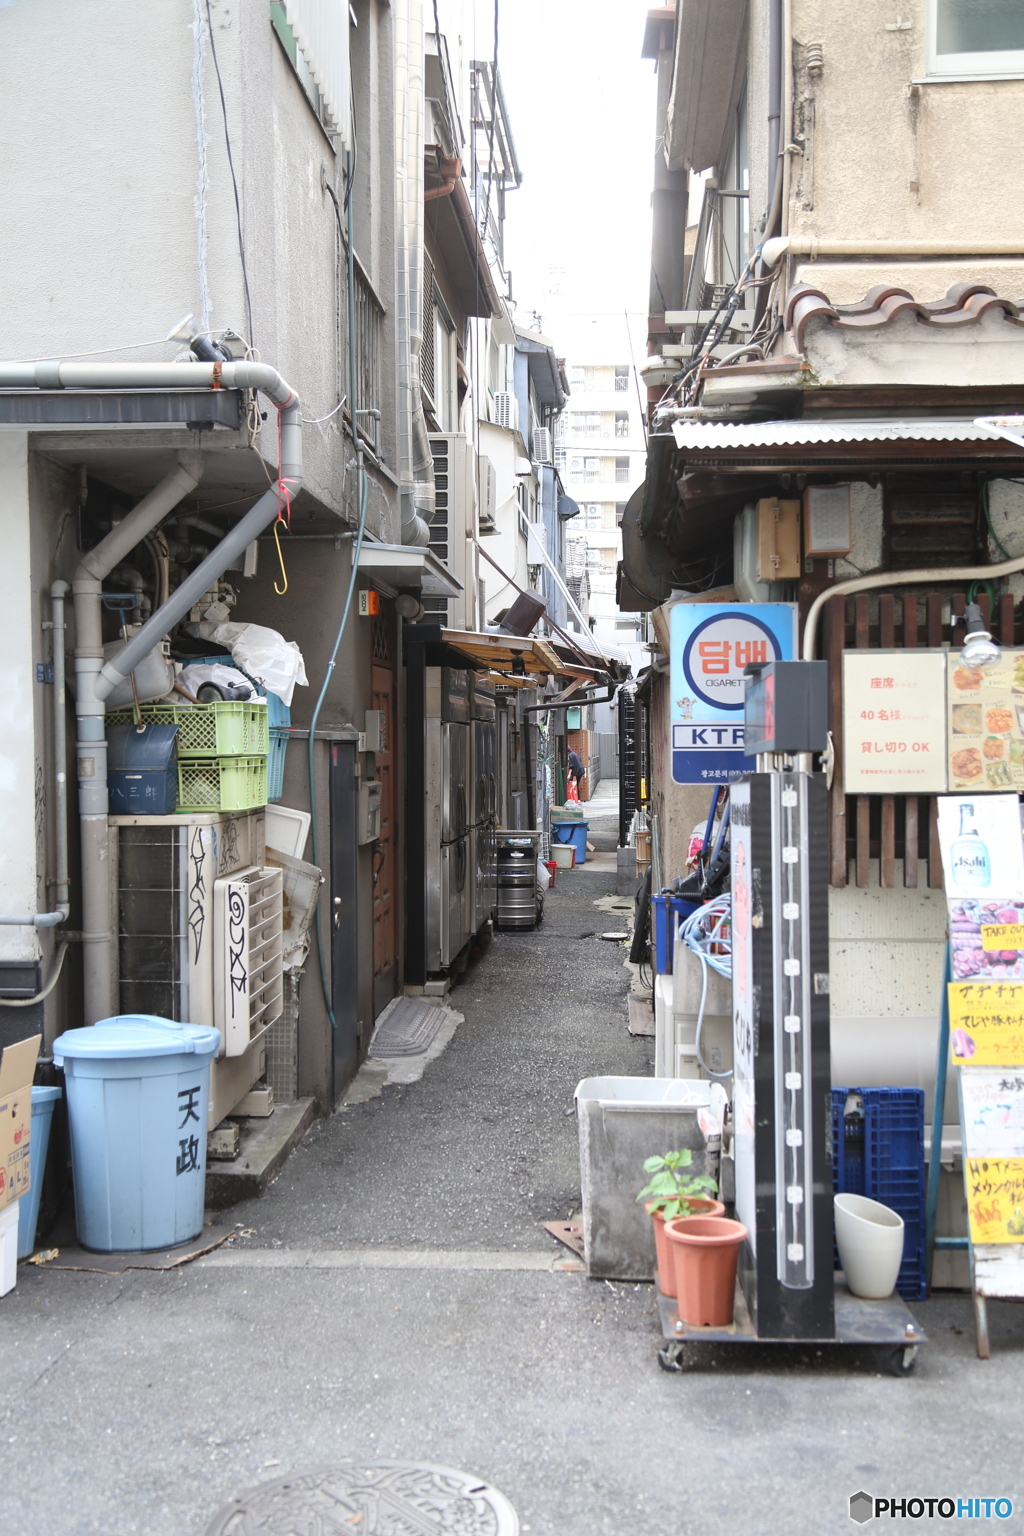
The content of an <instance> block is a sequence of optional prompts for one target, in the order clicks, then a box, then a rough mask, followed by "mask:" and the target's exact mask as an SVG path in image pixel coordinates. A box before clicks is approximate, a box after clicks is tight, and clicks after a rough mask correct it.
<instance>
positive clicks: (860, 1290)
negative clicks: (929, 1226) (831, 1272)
mask: <svg viewBox="0 0 1024 1536" xmlns="http://www.w3.org/2000/svg"><path fill="white" fill-rule="evenodd" d="M835 1215H836V1247H837V1248H838V1249H839V1262H840V1264H841V1265H842V1268H843V1273H844V1275H845V1276H846V1283H847V1285H848V1286H849V1288H850V1290H851V1291H852V1292H853V1294H854V1295H855V1296H863V1297H865V1298H866V1299H868V1300H871V1301H881V1300H882V1299H883V1298H884V1297H886V1296H891V1295H892V1291H893V1287H894V1286H895V1284H896V1276H897V1275H898V1274H899V1272H900V1265H901V1263H902V1262H903V1217H902V1216H897V1214H896V1212H895V1211H891V1210H890V1209H889V1207H888V1206H887V1205H881V1204H880V1203H879V1201H877V1200H869V1199H868V1198H867V1196H866V1195H836V1197H835Z"/></svg>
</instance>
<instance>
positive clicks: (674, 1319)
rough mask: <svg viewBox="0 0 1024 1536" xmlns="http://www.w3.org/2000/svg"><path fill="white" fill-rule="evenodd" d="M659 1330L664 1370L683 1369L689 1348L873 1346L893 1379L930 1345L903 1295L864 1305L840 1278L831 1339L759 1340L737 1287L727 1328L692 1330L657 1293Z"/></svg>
mask: <svg viewBox="0 0 1024 1536" xmlns="http://www.w3.org/2000/svg"><path fill="white" fill-rule="evenodd" d="M658 1311H659V1314H660V1319H661V1331H662V1334H663V1335H664V1337H665V1339H666V1341H667V1342H666V1343H665V1344H663V1345H662V1347H661V1349H659V1351H658V1364H659V1365H660V1366H661V1368H662V1370H665V1371H681V1370H682V1369H683V1364H682V1360H683V1356H684V1353H685V1346H686V1345H687V1344H698V1343H699V1344H790V1345H796V1346H797V1347H799V1346H801V1345H803V1346H806V1345H809V1344H816V1345H820V1344H850V1345H859V1346H860V1347H861V1348H864V1347H874V1348H877V1349H878V1351H879V1356H880V1357H881V1359H882V1360H884V1364H885V1368H886V1370H888V1371H889V1373H890V1374H891V1375H893V1376H909V1375H910V1373H911V1371H912V1370H913V1369H914V1363H915V1360H916V1358H917V1351H918V1349H919V1348H920V1347H921V1345H922V1344H926V1343H927V1342H928V1339H927V1335H926V1334H925V1333H924V1331H923V1329H921V1328H920V1327H919V1326H918V1324H917V1323H916V1322H915V1321H914V1319H913V1317H912V1316H911V1314H910V1309H909V1308H908V1307H907V1304H906V1302H905V1301H904V1300H903V1299H902V1297H900V1296H898V1295H897V1294H896V1293H895V1292H893V1294H892V1295H891V1296H887V1297H886V1299H885V1300H884V1301H865V1300H863V1299H862V1298H861V1297H860V1296H854V1295H853V1294H852V1293H851V1292H850V1291H849V1290H848V1289H847V1287H846V1284H845V1282H844V1280H843V1277H842V1274H841V1273H839V1272H837V1273H836V1278H835V1319H836V1321H835V1333H834V1335H833V1337H832V1338H831V1339H762V1338H760V1337H759V1336H758V1335H757V1334H756V1333H755V1332H754V1324H753V1321H752V1319H751V1316H750V1311H749V1309H748V1307H747V1302H746V1298H745V1297H744V1295H743V1291H742V1289H741V1288H740V1286H739V1284H737V1286H736V1306H735V1311H734V1313H733V1321H732V1322H731V1323H730V1324H729V1325H728V1327H725V1328H696V1327H693V1326H692V1325H691V1324H690V1323H685V1322H682V1321H681V1320H680V1317H679V1313H678V1312H677V1310H676V1302H675V1297H674V1296H665V1295H663V1294H662V1293H661V1292H660V1291H659V1293H658Z"/></svg>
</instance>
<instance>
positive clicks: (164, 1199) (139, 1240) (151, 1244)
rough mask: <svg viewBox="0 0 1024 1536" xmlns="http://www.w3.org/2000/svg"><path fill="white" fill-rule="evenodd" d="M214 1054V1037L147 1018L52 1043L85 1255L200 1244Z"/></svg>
mask: <svg viewBox="0 0 1024 1536" xmlns="http://www.w3.org/2000/svg"><path fill="white" fill-rule="evenodd" d="M219 1047H220V1034H219V1032H218V1031H217V1030H216V1029H210V1028H208V1027H207V1026H205V1025H201V1024H176V1023H174V1022H173V1021H172V1020H170V1019H161V1018H157V1017H155V1016H154V1015H153V1014H146V1013H141V1014H140V1013H136V1014H122V1015H121V1016H119V1017H118V1018H113V1019H103V1020H102V1021H101V1022H100V1023H99V1024H92V1025H90V1026H89V1027H88V1028H86V1029H72V1030H69V1031H68V1032H67V1034H63V1035H61V1036H60V1037H59V1038H58V1039H57V1040H55V1041H54V1043H53V1058H54V1062H55V1064H57V1065H58V1066H59V1065H60V1064H61V1063H62V1062H63V1065H64V1072H65V1081H66V1085H67V1095H68V1124H69V1127H70V1132H71V1167H72V1172H73V1174H74V1182H75V1217H76V1221H77V1225H78V1239H79V1242H80V1243H81V1244H82V1246H83V1247H84V1248H92V1249H93V1250H95V1251H96V1252H97V1253H140V1252H147V1251H150V1250H153V1249H157V1248H173V1247H174V1246H175V1245H176V1244H177V1243H187V1242H190V1241H191V1240H192V1238H194V1237H198V1235H199V1233H200V1232H201V1231H202V1229H203V1193H204V1189H205V1185H206V1119H207V1107H208V1104H209V1096H210V1062H211V1061H212V1059H213V1057H214V1056H215V1055H216V1053H217V1051H218V1049H219Z"/></svg>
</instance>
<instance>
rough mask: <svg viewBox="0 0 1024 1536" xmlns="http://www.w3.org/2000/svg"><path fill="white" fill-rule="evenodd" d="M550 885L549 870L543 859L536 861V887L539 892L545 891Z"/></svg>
mask: <svg viewBox="0 0 1024 1536" xmlns="http://www.w3.org/2000/svg"><path fill="white" fill-rule="evenodd" d="M550 884H551V871H550V869H548V867H547V865H546V864H545V863H544V861H543V859H538V860H537V887H538V889H539V890H542V891H546V890H547V888H548V886H549V885H550Z"/></svg>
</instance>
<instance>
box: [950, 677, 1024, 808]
mask: <svg viewBox="0 0 1024 1536" xmlns="http://www.w3.org/2000/svg"><path fill="white" fill-rule="evenodd" d="M947 699H948V708H949V743H948V761H949V788H950V789H951V790H964V789H970V790H972V791H973V792H975V793H987V792H989V791H991V790H999V789H1002V790H1007V789H1016V790H1024V650H1009V649H1004V650H1003V652H1002V655H1001V657H1000V659H999V661H997V662H996V663H995V665H994V666H991V667H984V668H982V667H965V666H964V665H963V663H962V662H961V660H960V657H959V654H958V653H957V652H956V651H950V652H949V653H948V686H947Z"/></svg>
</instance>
